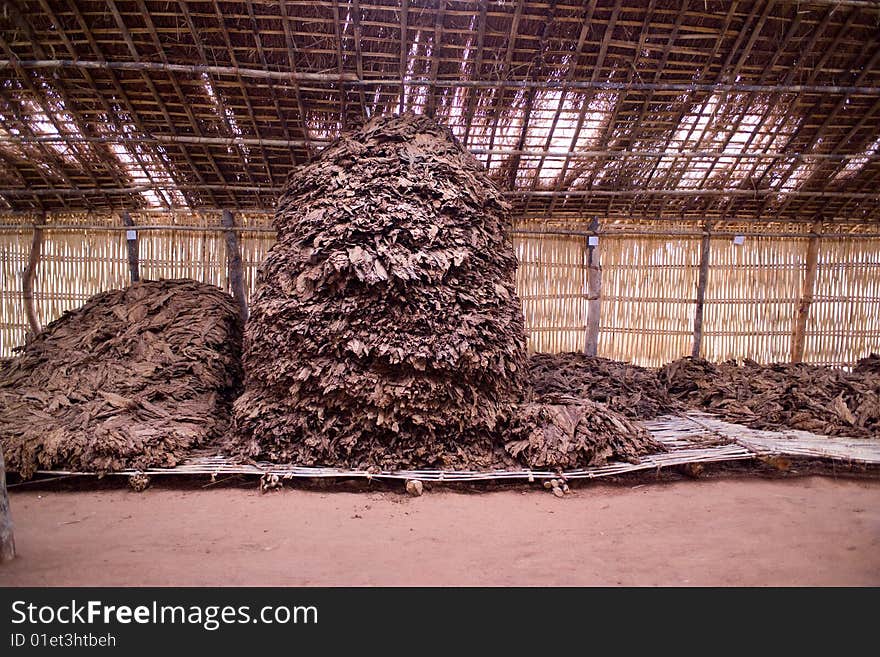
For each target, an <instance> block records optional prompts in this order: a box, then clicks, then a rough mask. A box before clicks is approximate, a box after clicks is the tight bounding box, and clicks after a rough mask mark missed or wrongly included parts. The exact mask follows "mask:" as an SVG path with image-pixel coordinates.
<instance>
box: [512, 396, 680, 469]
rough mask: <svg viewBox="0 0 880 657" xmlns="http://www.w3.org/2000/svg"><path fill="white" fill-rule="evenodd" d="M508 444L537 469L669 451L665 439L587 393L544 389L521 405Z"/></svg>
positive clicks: (633, 460) (634, 458)
mask: <svg viewBox="0 0 880 657" xmlns="http://www.w3.org/2000/svg"><path fill="white" fill-rule="evenodd" d="M511 435H514V436H517V439H515V440H511V441H509V442H508V443H507V444H506V445H505V448H506V450H507V452H508V453H509V454H511V455H512V456H514V457H516V458H517V459H518V460H519V461H520V462H521V463H524V464H525V465H527V466H528V467H530V468H535V469H556V470H560V469H572V468H581V467H587V466H595V465H604V464H605V463H607V462H608V460H609V459H615V460H621V461H627V462H630V463H638V462H639V457H640V456H643V455H645V454H649V453H657V452H663V451H666V450H665V447H663V445H662V444H660V443H658V442H656V441H655V440H654V439H653V438H652V437H651V435H650V434H649V433H648V432H647V431H645V429H644V427H641V426H639V425H637V424H635V423H634V422H632V421H631V420H629V419H628V418H626V417H624V416H623V415H621V414H619V413H617V412H615V411H613V410H611V409H610V408H608V407H607V406H606V405H604V404H601V403H597V402H593V401H590V400H589V399H585V398H583V397H576V396H572V395H566V394H556V393H551V394H546V395H541V396H539V397H538V398H537V399H536V400H535V401H533V402H531V403H528V404H524V405H523V406H521V407H520V409H519V413H518V414H517V416H516V421H515V424H514V426H513V430H512V431H511Z"/></svg>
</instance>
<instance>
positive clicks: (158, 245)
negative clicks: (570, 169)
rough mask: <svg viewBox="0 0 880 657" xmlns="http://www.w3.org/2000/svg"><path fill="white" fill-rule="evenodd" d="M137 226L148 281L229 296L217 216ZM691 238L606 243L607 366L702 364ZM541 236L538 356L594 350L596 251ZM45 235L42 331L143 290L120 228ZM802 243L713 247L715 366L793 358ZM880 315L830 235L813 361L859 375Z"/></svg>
mask: <svg viewBox="0 0 880 657" xmlns="http://www.w3.org/2000/svg"><path fill="white" fill-rule="evenodd" d="M135 220H136V222H137V224H138V233H137V236H138V253H139V258H140V274H141V278H142V279H159V278H193V279H195V280H198V281H202V282H205V283H211V284H213V285H217V286H219V287H221V288H223V289H227V290H228V289H229V281H228V276H227V268H226V250H225V249H226V246H225V242H224V234H223V232H222V229H221V227H220V226H219V220H218V218H217V217H215V216H213V215H212V214H210V213H198V214H186V215H182V214H174V215H157V214H143V215H140V216H138V215H136V216H135ZM32 221H33V218H32V217H26V216H15V217H12V218H7V219H6V220H4V223H3V226H4V227H3V228H2V229H0V275H2V286H0V356H2V357H9V356H11V355H13V353H14V351H13V350H14V348H15V347H17V346H19V345H21V344H23V343H24V340H25V335H26V329H27V321H26V319H25V314H24V308H23V303H22V274H23V272H24V269H25V267H26V264H27V260H28V255H29V253H30V249H31V241H32V237H33V229H32V226H33V223H32ZM13 222H15V223H13ZM237 223H238V226H239V227H240V245H241V251H242V261H243V266H244V278H245V287H246V293H247V294H250V293H251V292H252V291H253V289H254V288H255V286H256V273H257V267H258V266H259V264H260V263H261V262H262V260H263V258H264V256H265V254H266V252H267V250H268V249H269V248H270V247H271V245H272V243H273V242H274V234H273V232H272V228H271V216H270V215H268V214H266V213H251V214H246V213H245V214H241V215H239V216H238V217H237ZM16 224H18V225H16ZM636 228H638V230H636ZM681 228H682V226H677V227H676V230H672V229H670V228H669V227H668V226H663V227H657V226H655V227H651V228H650V229H649V230H646V229H645V227H644V226H635V225H633V226H626V225H620V224H617V225H615V226H614V227H609V228H608V232H607V233H602V234H600V235H599V236H598V247H599V249H600V266H601V272H602V287H601V303H600V305H599V312H600V317H599V340H598V354H599V355H600V356H605V357H608V358H614V359H617V360H623V361H631V362H633V363H636V364H640V365H646V366H658V365H661V364H663V363H665V362H669V361H671V360H675V359H676V358H680V357H682V356H685V355H689V354H690V353H691V348H692V345H693V329H694V313H695V308H696V289H697V281H698V274H699V264H700V241H701V238H700V236H699V235H697V234H695V232H696V231H693V230H691V231H690V232H688V231H684V230H678V229H681ZM691 228H693V225H692V226H691ZM541 230H544V231H547V232H545V233H544V234H541V233H540V232H539V231H538V230H536V224H533V223H518V224H517V225H516V227H515V229H514V231H513V232H512V238H513V242H514V247H515V250H516V254H517V256H518V259H519V271H518V275H517V284H518V292H519V295H520V297H521V299H522V307H523V313H524V316H525V320H526V327H527V331H528V338H529V349H530V350H531V351H540V352H559V351H583V350H584V349H585V347H586V339H587V325H588V321H589V307H590V304H589V292H588V289H587V258H586V252H587V246H588V242H587V240H588V238H587V237H586V236H585V235H576V234H565V231H559V232H558V233H554V232H552V230H553V229H552V227H548V226H546V225H544V226H542V227H541ZM43 232H44V240H43V248H42V256H41V259H40V262H39V265H38V268H37V272H36V278H35V281H34V299H35V306H36V311H37V317H38V320H39V322H40V324H41V325H42V326H45V325H46V324H47V323H49V322H51V321H52V320H54V319H56V318H57V317H59V316H60V315H61V314H62V313H63V312H65V311H66V310H71V309H73V308H76V307H78V306H80V305H82V304H83V303H85V301H86V300H87V299H88V298H89V297H90V296H92V295H94V294H97V293H99V292H101V291H104V290H108V289H113V288H119V287H124V286H125V285H127V284H128V283H129V267H128V260H127V250H126V232H125V230H124V229H123V227H122V226H121V222H120V221H119V218H118V217H117V216H115V215H107V216H101V217H96V216H94V215H69V216H64V217H56V218H54V219H53V220H51V221H50V222H49V223H48V224H47V227H46V228H45V229H44V231H43ZM686 232H688V234H683V233H686ZM729 232H730V231H727V233H729ZM790 233H791V234H790V235H787V234H786V233H785V232H784V231H783V232H778V231H777V232H775V233H773V234H772V235H770V236H760V235H759V234H756V229H755V228H754V227H751V228H750V229H749V232H747V231H745V230H744V231H743V235H742V236H741V238H740V239H734V238H733V237H731V235H730V234H724V235H717V236H713V237H712V239H711V250H710V258H709V269H708V271H709V275H708V279H707V285H706V290H705V305H704V311H703V312H704V314H703V317H704V324H703V327H704V328H703V340H702V351H701V353H702V355H703V356H704V357H706V358H708V359H710V360H713V361H722V360H727V359H742V358H751V359H754V360H757V361H759V362H763V363H769V362H781V361H787V360H788V359H789V356H790V349H791V340H792V332H793V327H794V324H793V322H794V317H795V314H796V311H797V305H798V302H799V299H800V298H801V295H802V293H803V290H802V285H803V280H804V270H805V252H806V249H807V242H808V240H809V238H808V237H807V236H805V235H804V233H803V227H802V226H801V227H799V228H797V227H796V228H793V229H791V230H790ZM740 242H741V243H740ZM878 307H880V237H876V236H873V235H872V234H862V233H859V232H851V233H846V234H841V233H829V234H827V235H823V236H822V237H821V239H820V242H819V258H818V271H817V280H816V286H815V293H814V297H813V303H812V305H811V307H810V312H809V315H808V320H807V327H806V332H805V352H804V361H805V362H808V363H815V364H822V365H832V366H844V367H846V366H849V365H852V364H853V363H854V362H855V361H856V360H858V359H859V358H861V357H864V356H866V355H868V354H869V353H870V352H871V351H878V350H880V313H877V312H876V309H877V308H878Z"/></svg>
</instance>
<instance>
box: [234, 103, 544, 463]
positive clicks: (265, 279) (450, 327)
mask: <svg viewBox="0 0 880 657" xmlns="http://www.w3.org/2000/svg"><path fill="white" fill-rule="evenodd" d="M275 227H276V229H277V231H278V241H277V243H276V244H275V245H274V246H273V247H272V249H271V250H270V252H269V254H268V256H267V258H266V260H265V262H264V263H263V265H262V266H261V268H260V271H259V275H258V289H257V292H256V294H255V298H254V300H253V303H252V308H251V316H250V320H249V322H248V326H247V332H246V340H245V355H244V365H245V371H246V378H245V393H244V395H243V396H242V397H241V398H239V400H238V401H237V402H236V404H235V422H236V427H237V430H238V433H239V437H240V439H241V442H240V443H239V444H237V445H236V449H237V451H238V452H239V453H240V454H243V455H246V456H251V457H258V456H259V457H263V458H270V459H273V460H281V461H290V462H296V463H299V464H303V465H332V466H342V467H364V468H377V467H378V468H397V467H489V466H492V465H495V464H498V463H499V462H503V461H504V460H505V459H509V458H510V453H509V452H505V450H504V449H503V447H504V443H505V442H506V441H508V440H509V439H510V430H511V427H512V426H513V425H515V424H516V422H517V420H516V414H517V413H518V412H519V404H520V403H522V402H525V401H526V400H527V398H528V396H529V390H528V380H527V367H526V355H525V333H524V328H523V316H522V311H521V309H520V303H519V300H518V299H517V296H516V291H515V284H514V281H515V272H516V258H515V256H514V252H513V248H512V245H511V242H510V240H509V236H508V230H509V228H510V225H509V208H508V206H507V204H506V202H505V201H504V200H503V197H502V194H501V192H500V191H499V190H498V189H497V188H496V187H495V185H494V184H493V183H492V182H491V181H490V180H489V178H488V176H487V174H486V172H485V170H484V169H483V167H482V166H481V165H480V164H479V163H478V162H477V161H476V160H475V159H474V158H473V157H472V156H471V155H470V154H469V153H468V152H467V151H465V150H464V149H463V148H462V147H461V146H460V145H459V144H458V142H457V141H456V140H455V138H454V137H453V136H452V134H451V132H450V131H448V130H447V129H445V128H443V127H441V126H439V125H438V124H436V123H435V122H434V121H432V120H431V119H428V118H426V117H415V116H412V115H404V116H401V117H388V118H378V119H374V120H372V121H371V122H370V123H368V124H367V125H366V126H364V127H363V128H362V129H360V130H358V131H357V132H355V133H353V134H350V135H346V136H344V137H343V138H341V139H339V140H338V141H336V142H334V143H333V144H331V145H330V146H329V147H328V148H327V149H325V150H324V151H323V152H322V153H321V154H320V155H319V157H318V158H317V159H316V160H314V161H313V162H312V163H311V164H309V165H307V166H304V167H303V168H301V169H299V170H298V171H297V172H295V173H294V174H293V175H292V176H291V178H290V180H289V181H288V185H287V187H286V190H285V192H284V193H283V194H282V196H281V199H280V201H279V204H278V208H277V212H276V215H275Z"/></svg>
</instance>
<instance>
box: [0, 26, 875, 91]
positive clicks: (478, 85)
mask: <svg viewBox="0 0 880 657" xmlns="http://www.w3.org/2000/svg"><path fill="white" fill-rule="evenodd" d="M404 29H405V28H404ZM401 41H402V42H401V57H402V58H403V57H404V55H405V53H404V49H405V45H406V44H405V42H404V41H403V40H401ZM8 68H22V69H46V68H78V69H91V70H104V71H106V70H122V71H160V72H164V73H188V74H191V75H202V74H205V73H207V74H210V75H231V76H235V77H239V76H240V77H244V78H256V79H264V80H267V79H268V80H282V81H284V80H287V81H291V82H293V81H297V82H316V83H331V84H334V85H345V86H389V85H403V86H406V87H431V86H432V85H433V86H436V87H441V88H444V87H468V88H475V89H494V88H496V87H497V86H498V82H497V81H493V80H462V79H460V78H455V79H453V78H447V79H431V78H407V77H405V76H402V77H399V78H388V77H374V78H364V79H359V78H358V77H357V75H355V74H354V73H343V74H341V75H340V74H339V73H306V72H299V71H297V72H294V71H272V70H267V69H264V68H247V67H241V66H215V65H209V64H171V63H165V62H144V61H106V60H105V61H93V60H82V59H79V60H73V59H16V60H13V59H0V70H3V69H8ZM503 84H504V86H505V87H509V88H514V89H520V88H536V89H566V88H570V89H598V90H601V91H652V92H656V91H668V92H697V91H706V92H710V93H722V92H734V93H736V92H755V93H774V92H775V93H814V94H859V95H866V96H876V95H880V87H871V86H842V85H822V84H744V83H717V82H716V83H713V82H707V83H694V82H605V81H602V80H595V81H592V80H564V79H544V80H505V81H504V83H503Z"/></svg>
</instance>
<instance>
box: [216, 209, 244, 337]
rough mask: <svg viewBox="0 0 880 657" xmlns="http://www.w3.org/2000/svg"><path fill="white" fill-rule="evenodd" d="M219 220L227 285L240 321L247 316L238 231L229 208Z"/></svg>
mask: <svg viewBox="0 0 880 657" xmlns="http://www.w3.org/2000/svg"><path fill="white" fill-rule="evenodd" d="M221 222H222V224H223V227H224V228H225V229H226V230H225V231H224V233H225V235H226V267H227V270H228V272H229V286H230V287H231V288H232V296H233V297H234V298H235V302H236V303H237V304H238V309H239V311H240V312H241V321H242V322H244V321H247V318H248V307H247V298H246V297H245V294H244V272H243V271H242V266H241V246H240V245H239V243H238V233H236V232H235V216H234V215H233V214H232V212H230V211H229V210H224V211H223V218H222V219H221Z"/></svg>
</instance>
